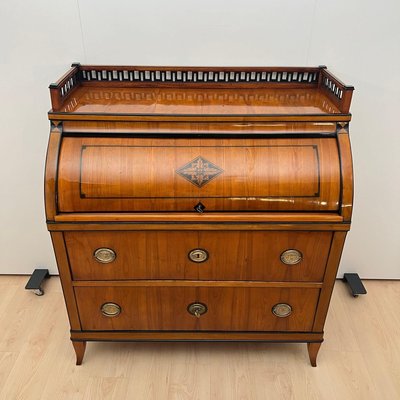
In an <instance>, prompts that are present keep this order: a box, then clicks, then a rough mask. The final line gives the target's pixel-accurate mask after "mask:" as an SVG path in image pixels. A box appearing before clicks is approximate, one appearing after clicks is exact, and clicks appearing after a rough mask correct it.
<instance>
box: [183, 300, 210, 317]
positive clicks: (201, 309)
mask: <svg viewBox="0 0 400 400" xmlns="http://www.w3.org/2000/svg"><path fill="white" fill-rule="evenodd" d="M187 310H188V312H189V313H190V314H192V315H194V316H195V317H196V318H200V317H201V316H202V315H203V314H205V313H206V312H207V310H208V309H207V306H206V305H205V304H203V303H192V304H189V305H188V308H187Z"/></svg>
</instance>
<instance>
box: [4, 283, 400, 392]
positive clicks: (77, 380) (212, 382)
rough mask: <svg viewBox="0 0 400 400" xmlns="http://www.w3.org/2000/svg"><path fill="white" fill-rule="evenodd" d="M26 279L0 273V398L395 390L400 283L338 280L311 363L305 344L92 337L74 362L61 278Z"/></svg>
mask: <svg viewBox="0 0 400 400" xmlns="http://www.w3.org/2000/svg"><path fill="white" fill-rule="evenodd" d="M27 279H28V277H27V276H4V275H3V276H0V290H1V293H2V295H1V296H0V324H1V327H2V334H1V339H0V341H1V343H3V344H4V345H6V346H7V345H8V346H9V350H8V351H7V350H6V349H5V348H2V349H1V350H0V399H4V400H6V399H21V400H32V399H42V400H54V399H57V400H71V399H75V400H87V399H99V400H100V399H101V400H106V399H107V400H111V399H112V400H120V399H124V398H127V399H130V398H138V399H149V400H156V399H168V400H176V399H182V398H183V399H191V398H192V399H210V400H218V399H226V398H232V399H236V398H240V397H241V398H244V399H266V398H268V399H273V400H275V399H276V400H278V399H279V400H282V399H284V400H289V399H291V398H293V397H294V394H295V398H296V399H299V400H300V399H301V400H303V399H304V400H306V399H307V400H309V399H324V400H337V399H338V398H340V399H346V400H359V399H371V400H392V399H397V398H399V397H400V342H399V335H398V334H397V332H399V330H400V319H399V318H398V317H397V315H398V313H397V303H398V298H399V296H400V283H399V282H398V281H370V280H367V281H364V285H365V286H366V288H367V291H368V294H367V295H366V296H360V297H359V298H357V299H354V298H353V297H352V296H350V295H349V293H348V288H347V287H346V286H345V285H344V284H343V283H342V282H340V281H339V282H337V284H336V285H335V290H334V293H333V298H332V302H331V307H330V312H329V314H328V319H327V323H326V334H325V342H324V345H323V346H322V347H321V350H320V354H319V360H318V367H317V368H316V369H315V368H310V366H309V364H308V363H307V362H304V360H305V359H306V358H307V350H306V346H305V345H304V344H293V343H287V344H284V343H280V344H273V343H207V342H202V343H154V342H153V343H143V342H142V343H101V342H91V343H88V346H87V351H86V356H85V357H86V358H85V361H84V363H83V365H82V366H80V367H77V366H75V365H74V364H75V360H74V352H73V349H72V346H71V344H70V343H69V341H68V340H67V336H68V320H67V316H66V313H65V312H63V310H62V308H63V295H62V291H61V285H60V282H59V279H58V277H51V278H50V279H49V280H48V281H46V286H45V289H46V293H45V295H44V296H42V297H37V296H34V295H33V294H32V293H31V292H30V291H26V290H23V287H24V285H25V284H26V281H27ZM383 309H384V310H386V312H385V313H382V310H383ZM10 318H12V319H11V320H10ZM17 321H20V322H17ZM366 327H367V328H366ZM11 346H12V350H11ZM155 382H156V383H157V384H155ZM326 382H329V385H327V384H326Z"/></svg>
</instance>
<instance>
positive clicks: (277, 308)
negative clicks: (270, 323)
mask: <svg viewBox="0 0 400 400" xmlns="http://www.w3.org/2000/svg"><path fill="white" fill-rule="evenodd" d="M272 313H273V314H274V315H276V316H277V317H280V318H285V317H288V316H289V315H290V314H291V313H292V306H291V305H290V304H287V303H278V304H275V305H274V306H273V307H272Z"/></svg>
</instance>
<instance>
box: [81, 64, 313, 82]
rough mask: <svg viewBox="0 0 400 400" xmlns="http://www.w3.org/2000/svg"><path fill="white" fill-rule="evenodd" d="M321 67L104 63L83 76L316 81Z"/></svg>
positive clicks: (94, 78)
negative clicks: (131, 66) (224, 67)
mask: <svg viewBox="0 0 400 400" xmlns="http://www.w3.org/2000/svg"><path fill="white" fill-rule="evenodd" d="M318 72H319V71H318V70H311V71H308V70H302V69H299V70H298V71H293V70H292V69H290V68H288V70H287V71H284V70H281V69H277V70H273V69H270V68H268V69H266V70H265V71H262V70H259V69H257V70H251V69H250V70H249V69H245V70H243V71H241V70H238V69H235V70H229V69H227V70H214V69H210V70H203V69H202V70H196V69H193V70H186V69H185V70H181V71H179V70H178V71H177V70H173V69H171V70H168V69H165V70H164V69H161V68H160V69H159V70H157V69H156V70H154V69H149V70H146V69H144V70H143V69H137V70H132V69H124V68H123V67H121V69H119V68H117V67H116V68H115V69H114V68H113V69H111V70H110V69H103V70H102V69H101V67H98V68H93V69H84V70H82V76H81V79H82V80H83V81H120V82H181V83H185V82H194V83H196V82H201V83H216V82H222V83H227V82H234V83H252V82H255V83H256V82H271V83H291V82H295V83H306V84H315V83H317V82H318Z"/></svg>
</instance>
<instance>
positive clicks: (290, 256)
mask: <svg viewBox="0 0 400 400" xmlns="http://www.w3.org/2000/svg"><path fill="white" fill-rule="evenodd" d="M302 260H303V254H301V253H300V251H299V250H296V249H289V250H286V251H284V252H283V253H282V254H281V261H282V262H283V263H284V264H286V265H295V264H298V263H299V262H301V261H302Z"/></svg>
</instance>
